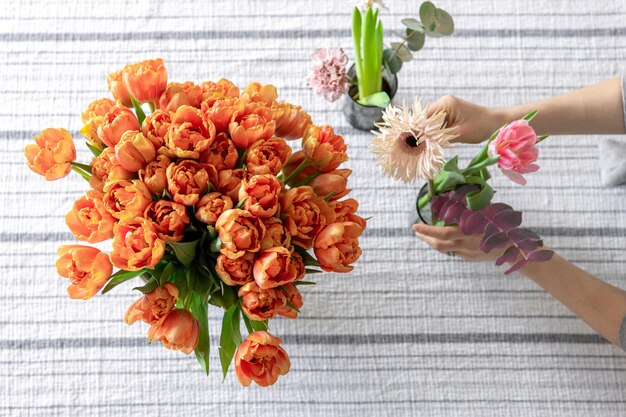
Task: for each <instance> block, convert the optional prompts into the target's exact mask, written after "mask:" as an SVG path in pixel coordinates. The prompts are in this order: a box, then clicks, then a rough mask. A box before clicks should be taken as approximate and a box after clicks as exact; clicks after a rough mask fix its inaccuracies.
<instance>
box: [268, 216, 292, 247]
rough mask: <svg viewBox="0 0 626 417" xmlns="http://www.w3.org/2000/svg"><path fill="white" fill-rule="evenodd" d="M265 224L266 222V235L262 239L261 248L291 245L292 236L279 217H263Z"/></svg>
mask: <svg viewBox="0 0 626 417" xmlns="http://www.w3.org/2000/svg"><path fill="white" fill-rule="evenodd" d="M263 224H265V236H263V240H262V241H261V250H263V249H268V248H273V247H275V246H284V247H285V248H288V247H289V246H291V236H290V235H289V233H287V230H286V229H285V226H284V225H283V222H282V221H281V220H280V219H279V218H277V217H269V218H267V219H263Z"/></svg>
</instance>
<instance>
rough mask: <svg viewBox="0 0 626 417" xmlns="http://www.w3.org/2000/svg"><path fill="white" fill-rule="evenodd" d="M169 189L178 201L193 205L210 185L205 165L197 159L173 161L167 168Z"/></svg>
mask: <svg viewBox="0 0 626 417" xmlns="http://www.w3.org/2000/svg"><path fill="white" fill-rule="evenodd" d="M166 175H167V189H168V191H169V193H170V195H171V196H172V198H173V199H174V201H176V202H177V203H180V204H183V205H185V206H193V205H194V204H196V203H197V202H198V201H200V196H201V195H202V194H204V192H205V191H206V190H207V188H208V186H209V174H208V173H207V171H206V169H205V166H204V165H202V164H199V163H197V162H195V161H190V160H183V161H180V162H178V163H172V164H170V166H169V167H167V170H166Z"/></svg>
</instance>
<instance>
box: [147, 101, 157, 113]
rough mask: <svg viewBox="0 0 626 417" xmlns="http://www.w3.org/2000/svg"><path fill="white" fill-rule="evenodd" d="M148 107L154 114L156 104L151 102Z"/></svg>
mask: <svg viewBox="0 0 626 417" xmlns="http://www.w3.org/2000/svg"><path fill="white" fill-rule="evenodd" d="M148 106H150V113H154V110H155V108H154V103H153V102H149V103H148Z"/></svg>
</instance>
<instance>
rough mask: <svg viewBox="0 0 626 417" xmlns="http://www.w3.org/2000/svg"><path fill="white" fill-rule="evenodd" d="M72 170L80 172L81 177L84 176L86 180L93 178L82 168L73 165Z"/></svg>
mask: <svg viewBox="0 0 626 417" xmlns="http://www.w3.org/2000/svg"><path fill="white" fill-rule="evenodd" d="M72 171H74V172H76V173H78V174H79V175H80V176H81V177H83V178H84V179H85V180H86V181H89V180H90V179H91V175H89V174H88V173H87V172H85V171H83V170H81V169H80V168H78V167H76V166H74V165H72Z"/></svg>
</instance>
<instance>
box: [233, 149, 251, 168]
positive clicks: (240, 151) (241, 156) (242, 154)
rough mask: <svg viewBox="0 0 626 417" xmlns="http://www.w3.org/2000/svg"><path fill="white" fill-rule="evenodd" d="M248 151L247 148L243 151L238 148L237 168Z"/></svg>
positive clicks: (240, 165)
mask: <svg viewBox="0 0 626 417" xmlns="http://www.w3.org/2000/svg"><path fill="white" fill-rule="evenodd" d="M248 151H249V149H244V150H243V151H242V150H241V149H238V152H239V158H238V159H237V165H236V167H237V168H242V167H243V164H244V162H245V161H246V158H247V157H248Z"/></svg>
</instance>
